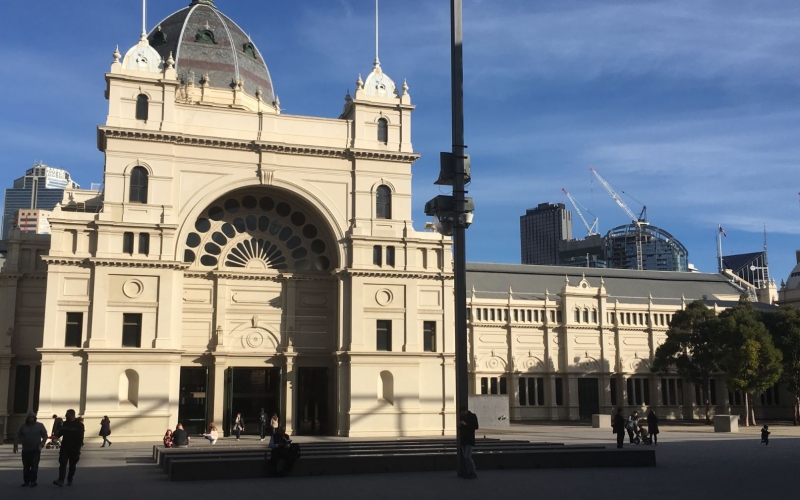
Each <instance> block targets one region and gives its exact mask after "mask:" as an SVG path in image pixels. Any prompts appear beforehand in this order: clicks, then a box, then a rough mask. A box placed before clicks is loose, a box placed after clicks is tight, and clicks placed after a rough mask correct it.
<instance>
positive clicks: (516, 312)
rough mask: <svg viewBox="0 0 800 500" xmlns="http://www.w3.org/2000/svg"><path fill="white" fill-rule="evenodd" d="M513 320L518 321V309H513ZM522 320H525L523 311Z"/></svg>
mask: <svg viewBox="0 0 800 500" xmlns="http://www.w3.org/2000/svg"><path fill="white" fill-rule="evenodd" d="M514 321H519V309H514ZM522 321H523V322H524V321H525V311H522Z"/></svg>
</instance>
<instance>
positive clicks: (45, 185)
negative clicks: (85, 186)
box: [2, 163, 80, 239]
mask: <svg viewBox="0 0 800 500" xmlns="http://www.w3.org/2000/svg"><path fill="white" fill-rule="evenodd" d="M67 188H70V189H80V186H79V185H78V184H77V183H76V182H75V181H73V180H72V178H71V177H70V175H69V172H67V171H66V170H64V169H63V168H56V167H49V166H47V165H45V164H43V163H37V164H35V165H34V166H33V167H32V168H29V169H28V171H27V172H25V175H24V176H23V177H20V178H19V179H17V180H15V181H14V187H13V188H11V189H6V195H5V201H4V203H3V237H2V239H6V238H8V231H9V229H11V219H12V218H13V217H14V212H16V211H18V210H52V209H54V208H55V207H56V205H58V204H59V203H61V200H62V199H63V198H64V190H65V189H67Z"/></svg>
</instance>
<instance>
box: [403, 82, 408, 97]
mask: <svg viewBox="0 0 800 500" xmlns="http://www.w3.org/2000/svg"><path fill="white" fill-rule="evenodd" d="M403 95H408V82H407V81H406V79H405V78H403Z"/></svg>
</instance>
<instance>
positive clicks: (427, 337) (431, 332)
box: [422, 321, 436, 352]
mask: <svg viewBox="0 0 800 500" xmlns="http://www.w3.org/2000/svg"><path fill="white" fill-rule="evenodd" d="M422 336H423V337H424V338H423V339H422V343H423V348H424V350H425V352H436V322H435V321H425V322H424V323H422Z"/></svg>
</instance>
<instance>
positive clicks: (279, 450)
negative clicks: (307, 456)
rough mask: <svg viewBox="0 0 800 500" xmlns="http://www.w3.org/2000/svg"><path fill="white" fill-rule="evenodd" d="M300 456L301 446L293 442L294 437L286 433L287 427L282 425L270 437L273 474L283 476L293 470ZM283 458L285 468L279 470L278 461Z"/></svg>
mask: <svg viewBox="0 0 800 500" xmlns="http://www.w3.org/2000/svg"><path fill="white" fill-rule="evenodd" d="M299 457H300V446H298V445H296V444H294V443H292V438H290V437H289V435H288V434H286V428H285V427H281V428H279V429H278V430H277V431H275V434H273V435H272V438H271V439H270V459H269V461H270V466H271V467H272V475H273V476H277V477H282V476H284V475H286V474H287V473H289V472H291V471H292V468H293V467H294V463H295V461H296V460H297V459H298V458H299ZM281 460H283V468H281V469H280V470H279V468H278V463H279V462H280V461H281Z"/></svg>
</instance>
